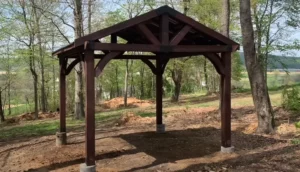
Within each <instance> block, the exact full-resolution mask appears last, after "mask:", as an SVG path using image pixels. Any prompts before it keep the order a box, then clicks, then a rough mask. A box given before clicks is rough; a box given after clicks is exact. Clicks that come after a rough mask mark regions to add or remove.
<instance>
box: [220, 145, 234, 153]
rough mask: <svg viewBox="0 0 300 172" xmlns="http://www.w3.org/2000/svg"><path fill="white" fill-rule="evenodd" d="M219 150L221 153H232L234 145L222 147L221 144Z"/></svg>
mask: <svg viewBox="0 0 300 172" xmlns="http://www.w3.org/2000/svg"><path fill="white" fill-rule="evenodd" d="M221 152H222V153H232V152H234V147H233V146H231V147H227V148H226V147H223V146H221Z"/></svg>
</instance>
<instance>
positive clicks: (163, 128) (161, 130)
mask: <svg viewBox="0 0 300 172" xmlns="http://www.w3.org/2000/svg"><path fill="white" fill-rule="evenodd" d="M156 132H157V133H165V132H166V126H165V124H156Z"/></svg>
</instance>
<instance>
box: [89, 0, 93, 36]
mask: <svg viewBox="0 0 300 172" xmlns="http://www.w3.org/2000/svg"><path fill="white" fill-rule="evenodd" d="M88 32H89V34H90V33H92V0H89V1H88Z"/></svg>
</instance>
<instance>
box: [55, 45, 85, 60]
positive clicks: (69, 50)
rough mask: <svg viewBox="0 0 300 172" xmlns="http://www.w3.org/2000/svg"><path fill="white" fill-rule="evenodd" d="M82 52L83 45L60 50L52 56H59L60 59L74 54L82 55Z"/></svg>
mask: <svg viewBox="0 0 300 172" xmlns="http://www.w3.org/2000/svg"><path fill="white" fill-rule="evenodd" d="M83 51H84V46H83V45H82V46H79V47H76V48H75V47H74V46H69V47H67V48H65V49H61V50H59V51H56V52H54V53H53V55H59V56H60V57H69V56H72V55H76V54H82V52H83Z"/></svg>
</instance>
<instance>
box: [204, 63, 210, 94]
mask: <svg viewBox="0 0 300 172" xmlns="http://www.w3.org/2000/svg"><path fill="white" fill-rule="evenodd" d="M203 72H204V80H205V88H206V91H207V94H209V93H210V90H209V86H208V75H207V62H206V58H205V59H204V64H203Z"/></svg>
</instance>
